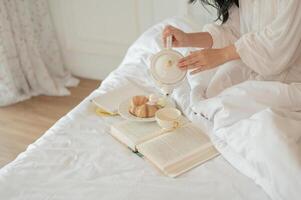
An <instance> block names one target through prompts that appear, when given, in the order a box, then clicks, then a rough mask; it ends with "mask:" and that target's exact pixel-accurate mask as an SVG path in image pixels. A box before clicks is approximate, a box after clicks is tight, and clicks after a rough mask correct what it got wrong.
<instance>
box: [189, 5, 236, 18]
mask: <svg viewBox="0 0 301 200" xmlns="http://www.w3.org/2000/svg"><path fill="white" fill-rule="evenodd" d="M197 1H200V2H201V3H202V4H203V5H210V6H212V7H214V8H216V9H217V19H216V20H221V21H222V22H223V23H225V22H226V21H227V20H228V19H229V10H230V8H231V7H232V6H233V5H234V4H235V5H236V6H237V7H239V2H238V0H189V3H195V2H197Z"/></svg>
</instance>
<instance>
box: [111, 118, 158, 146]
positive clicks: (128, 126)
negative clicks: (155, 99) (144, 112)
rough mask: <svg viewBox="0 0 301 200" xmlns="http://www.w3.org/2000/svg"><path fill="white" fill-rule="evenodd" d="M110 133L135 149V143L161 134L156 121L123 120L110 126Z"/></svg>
mask: <svg viewBox="0 0 301 200" xmlns="http://www.w3.org/2000/svg"><path fill="white" fill-rule="evenodd" d="M111 134H112V135H113V136H115V137H116V138H117V139H118V140H120V141H121V142H123V143H125V144H126V145H127V146H129V147H130V148H131V149H133V150H136V145H138V144H141V143H143V142H145V141H147V140H150V139H152V138H154V137H157V136H158V135H161V134H162V129H161V128H160V127H159V126H158V125H157V123H156V122H134V121H123V122H119V123H117V124H115V125H113V126H112V127H111Z"/></svg>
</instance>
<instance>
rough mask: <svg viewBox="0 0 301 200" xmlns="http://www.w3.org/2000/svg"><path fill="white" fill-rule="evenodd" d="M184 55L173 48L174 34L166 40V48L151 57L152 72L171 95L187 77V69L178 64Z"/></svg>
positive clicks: (157, 81)
mask: <svg viewBox="0 0 301 200" xmlns="http://www.w3.org/2000/svg"><path fill="white" fill-rule="evenodd" d="M181 58H183V55H182V54H181V53H179V52H178V51H175V50H173V49H172V36H170V37H168V38H167V40H166V48H165V49H163V50H162V51H160V52H159V53H157V54H155V55H154V56H153V57H152V58H151V66H150V74H151V76H152V77H153V79H154V80H155V82H156V84H157V85H158V86H159V88H160V89H161V91H162V92H163V94H164V95H170V94H171V93H172V91H173V89H174V88H175V87H176V86H177V85H179V84H180V83H181V81H183V80H184V78H185V77H186V73H187V71H186V70H185V71H184V70H181V69H179V67H178V66H177V64H178V62H179V60H180V59H181Z"/></svg>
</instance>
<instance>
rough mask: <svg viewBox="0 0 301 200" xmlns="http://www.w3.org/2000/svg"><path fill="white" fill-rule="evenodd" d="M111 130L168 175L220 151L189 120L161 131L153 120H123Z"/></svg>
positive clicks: (198, 162)
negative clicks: (179, 125)
mask: <svg viewBox="0 0 301 200" xmlns="http://www.w3.org/2000/svg"><path fill="white" fill-rule="evenodd" d="M111 134H112V136H114V137H115V138H116V139H117V140H119V141H120V142H122V143H123V144H125V145H126V146H128V147H129V148H130V149H132V150H133V151H134V152H139V153H140V154H142V155H143V156H144V158H146V159H147V160H149V161H150V162H151V163H153V164H154V165H155V166H156V167H157V168H158V169H160V170H161V171H162V172H163V173H164V174H166V175H167V176H170V177H176V176H178V175H180V174H182V173H184V172H186V171H188V170H190V169H192V168H193V167H195V166H197V165H199V164H201V163H203V162H205V161H207V160H210V159H212V158H214V157H215V156H217V155H219V153H218V151H217V150H216V149H215V148H214V146H213V145H212V143H211V142H210V139H209V138H208V136H207V135H206V134H204V133H203V132H202V131H201V130H200V129H199V128H197V127H196V126H195V125H193V124H192V123H186V124H185V125H183V126H181V127H180V128H177V129H173V130H169V131H164V130H162V129H161V128H160V127H159V126H158V125H157V123H156V122H151V123H150V122H147V123H141V122H132V121H122V122H119V123H117V124H114V125H112V126H111Z"/></svg>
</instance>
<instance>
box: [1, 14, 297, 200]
mask: <svg viewBox="0 0 301 200" xmlns="http://www.w3.org/2000/svg"><path fill="white" fill-rule="evenodd" d="M166 23H169V24H172V25H175V26H178V27H180V28H181V29H184V30H185V31H196V30H198V29H199V27H197V26H195V25H194V24H193V23H192V22H191V21H189V20H187V19H180V18H173V19H170V20H168V21H165V22H163V23H160V24H159V25H157V26H155V27H153V28H151V29H150V30H149V31H147V32H146V33H145V34H143V35H142V36H141V37H140V38H139V39H138V40H137V41H136V42H135V44H134V45H133V46H132V47H131V48H130V49H129V51H128V53H127V55H126V57H125V59H124V61H123V62H122V63H121V65H120V67H119V68H118V69H117V70H116V71H114V72H113V73H112V74H110V75H109V77H108V78H107V79H106V80H105V81H104V82H103V84H102V86H101V87H100V88H99V89H98V90H96V91H95V92H93V93H92V94H91V95H90V96H89V97H88V98H87V99H86V100H84V101H83V102H82V103H81V104H80V105H79V106H77V107H76V108H75V109H74V110H73V111H71V112H70V113H68V114H67V115H66V116H65V117H64V118H62V119H61V120H60V121H58V122H57V123H56V124H55V125H54V126H53V127H52V128H51V129H50V130H49V131H47V132H46V134H45V135H44V136H43V137H41V138H40V139H39V140H38V141H36V142H35V143H34V144H32V145H30V146H29V147H28V149H27V150H26V152H24V153H22V154H20V155H19V156H18V158H17V159H16V160H15V161H13V162H12V163H10V164H9V165H7V166H6V167H4V168H2V169H1V170H0V199H1V200H2V199H5V200H6V199H30V200H35V199H39V200H40V199H55V200H58V199H93V200H94V199H106V200H110V199H116V200H120V199H151V200H155V199H169V198H170V199H191V200H193V199H214V200H222V199H223V200H224V199H231V200H235V199H237V200H240V199H244V200H248V199H249V200H254V199H260V200H267V199H269V197H268V196H267V195H266V193H267V194H268V195H269V196H270V197H272V198H273V199H282V200H286V199H290V200H295V199H299V198H300V195H299V191H300V189H301V187H300V180H301V175H300V130H301V129H300V128H301V125H300V124H301V123H300V122H301V115H300V114H298V113H297V112H295V111H299V110H300V109H299V108H300V107H299V102H301V101H300V100H301V90H299V86H298V85H297V84H295V85H284V84H281V83H273V82H252V81H250V82H245V83H242V84H240V85H237V86H234V87H230V88H229V89H227V90H225V91H224V92H223V93H221V94H219V95H218V96H216V97H213V98H211V99H208V100H203V101H196V103H194V104H191V98H190V97H191V89H190V85H189V83H188V81H185V82H184V83H183V84H182V85H181V86H180V87H179V88H177V89H176V90H175V92H174V95H173V97H174V99H175V101H176V102H177V104H178V106H179V107H180V108H181V109H182V110H183V112H184V113H185V114H186V115H187V116H188V117H189V118H190V119H191V120H192V121H193V122H195V123H196V124H197V125H199V126H200V127H201V128H202V129H203V130H205V131H207V132H208V133H210V135H211V137H212V138H213V141H214V143H215V144H216V146H217V148H218V149H219V150H220V151H221V153H222V155H223V157H224V158H226V160H227V161H228V162H229V163H230V164H231V165H232V166H230V164H229V163H228V162H226V161H225V160H224V158H223V157H221V156H220V157H218V158H216V159H214V160H212V161H210V162H207V163H205V164H204V165H202V166H199V167H198V168H196V169H193V170H191V171H190V172H188V173H186V174H184V175H182V176H180V177H179V178H177V179H170V178H167V177H164V176H163V175H161V174H159V172H158V171H156V170H155V169H154V168H153V167H152V166H151V165H150V164H149V163H147V162H145V161H144V160H142V159H141V158H139V157H137V156H136V155H134V154H132V153H131V152H130V151H128V150H127V149H126V148H124V147H123V146H122V145H120V144H119V143H118V142H117V141H115V140H114V139H113V138H112V137H111V136H110V135H109V134H107V131H108V127H109V125H110V124H111V123H113V122H116V121H118V120H120V119H119V118H100V117H97V116H96V115H95V113H94V109H95V108H94V107H93V105H92V104H91V103H90V99H91V98H93V97H95V96H98V95H100V94H102V93H105V92H109V91H110V90H113V89H114V88H117V87H119V86H121V85H123V84H125V83H127V82H132V83H133V84H137V85H139V86H141V87H145V88H146V89H148V90H156V88H155V87H154V84H153V83H152V80H151V79H150V78H149V74H148V70H147V66H149V59H150V57H151V56H152V55H153V54H155V53H156V52H158V51H159V50H160V48H162V47H161V46H160V44H161V41H160V38H161V32H162V29H163V27H164V26H165V25H166ZM179 51H181V53H183V54H187V52H188V49H180V50H179ZM194 99H197V98H194ZM201 115H203V116H205V117H206V118H208V119H209V120H205V119H204V118H203V117H201ZM233 167H234V168H236V169H238V171H237V170H235V169H234V168H233ZM243 174H244V175H243ZM245 175H246V176H245ZM248 177H249V178H248ZM255 183H256V184H257V185H256V184H255ZM258 185H259V186H260V187H259V186H258ZM261 188H263V190H262V189H261ZM264 191H265V192H266V193H265V192H264Z"/></svg>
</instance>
